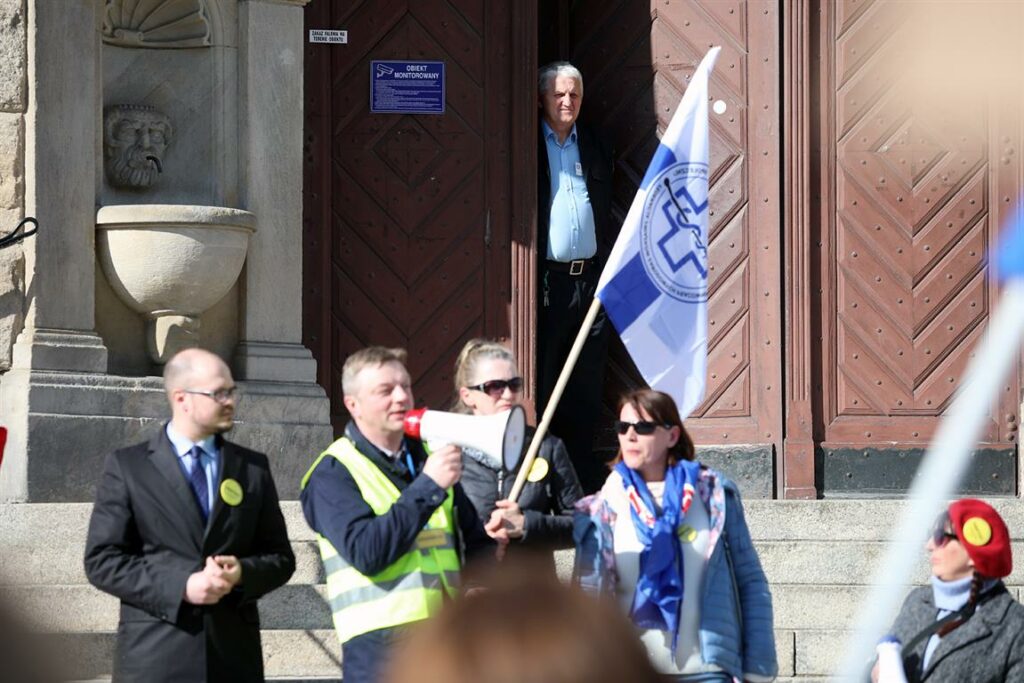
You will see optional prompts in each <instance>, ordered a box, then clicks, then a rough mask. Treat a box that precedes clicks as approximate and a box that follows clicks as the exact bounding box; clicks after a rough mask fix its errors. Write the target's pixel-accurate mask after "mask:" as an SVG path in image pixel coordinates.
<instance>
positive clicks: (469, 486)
mask: <svg viewBox="0 0 1024 683" xmlns="http://www.w3.org/2000/svg"><path fill="white" fill-rule="evenodd" d="M522 389H523V378H522V377H520V376H519V371H518V369H517V368H516V360H515V356H513V355H512V352H511V351H509V350H508V349H507V348H505V347H504V346H502V345H501V344H498V343H496V342H492V341H488V340H485V339H473V340H471V341H469V342H468V343H467V344H466V345H465V346H464V347H463V348H462V351H461V353H459V358H458V360H457V361H456V363H455V391H456V399H455V406H454V408H453V410H455V411H458V412H463V413H471V414H473V415H493V414H494V413H499V412H502V411H505V410H509V409H510V408H512V406H516V405H519V401H520V398H521V397H522ZM532 438H533V430H532V429H528V430H527V435H526V439H525V440H524V443H523V448H524V450H525V449H526V448H527V447H528V446H529V443H530V441H531V439H532ZM499 457H500V456H499V455H498V454H490V453H483V452H481V451H477V450H474V449H471V448H463V449H462V479H461V480H460V481H461V482H462V487H463V489H464V490H465V492H466V494H467V495H468V496H469V499H470V500H471V501H472V502H473V505H474V506H475V507H476V511H477V514H478V515H479V516H480V519H484V520H489V521H488V523H487V524H486V527H487V529H488V530H489V531H496V530H497V529H500V528H501V527H502V526H504V527H505V528H507V529H508V532H509V537H510V538H511V539H512V542H511V544H510V546H509V551H510V552H516V548H517V547H528V548H531V549H534V550H544V551H550V550H554V549H558V548H571V547H572V524H573V521H572V514H573V506H574V505H575V504H576V501H577V500H579V499H580V498H581V497H582V496H583V491H582V489H581V488H580V482H579V479H578V478H577V476H576V471H575V470H574V469H573V467H572V462H571V461H570V460H569V454H568V452H567V451H566V449H565V444H563V443H562V440H561V439H559V438H557V437H555V436H552V435H548V436H545V437H544V440H543V441H541V446H540V451H539V452H538V454H537V458H536V459H535V460H534V462H533V466H532V467H531V468H530V472H529V474H528V475H527V479H526V485H525V486H524V487H523V490H522V492H521V493H520V495H519V499H518V501H517V502H515V503H513V502H511V501H508V500H506V498H507V497H508V494H509V491H510V490H511V489H512V485H513V484H514V483H515V479H516V476H517V474H518V471H515V472H505V471H504V470H503V468H502V466H501V462H500V460H499ZM551 569H552V571H554V562H553V560H552V562H551Z"/></svg>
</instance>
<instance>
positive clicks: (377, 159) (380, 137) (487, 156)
mask: <svg viewBox="0 0 1024 683" xmlns="http://www.w3.org/2000/svg"><path fill="white" fill-rule="evenodd" d="M512 14H513V10H512V9H511V8H510V7H509V6H508V5H506V3H485V2H483V0H477V1H475V2H468V1H460V2H445V1H443V0H417V1H416V2H412V1H409V2H404V1H398V0H391V1H386V2H384V1H375V2H368V1H367V2H348V1H346V2H342V1H340V0H332V1H327V0H318V1H317V2H313V3H311V4H310V5H309V6H307V8H306V28H307V29H312V28H321V29H323V28H326V29H345V30H347V31H348V37H349V42H348V44H347V45H330V46H328V45H309V46H308V47H307V51H306V60H307V62H306V113H305V118H306V139H305V150H306V168H305V188H306V191H305V236H306V244H305V250H304V252H305V262H304V270H305V275H304V279H305V285H306V287H305V292H304V315H305V323H304V329H305V340H304V341H305V343H306V344H307V345H308V346H309V347H310V348H311V349H312V350H313V352H314V355H315V356H316V358H317V361H318V363H319V375H320V377H319V379H320V382H321V384H322V385H323V386H324V387H325V388H326V389H327V391H328V393H329V395H330V396H331V399H332V417H333V419H334V421H335V426H336V428H337V427H339V425H340V423H341V421H342V420H343V417H344V408H343V406H342V391H341V367H342V363H343V362H344V359H345V357H346V356H347V355H348V354H349V353H351V352H352V351H354V350H357V349H359V348H361V347H363V346H366V345H370V344H383V345H388V346H403V347H406V348H407V349H408V350H409V363H408V365H409V369H410V372H411V373H412V376H413V384H414V387H415V389H416V392H417V402H418V403H420V404H424V403H426V404H429V405H431V406H434V407H443V406H444V405H445V404H446V403H447V401H448V399H449V398H450V396H451V374H452V364H453V362H454V359H455V355H456V354H457V353H458V350H459V348H460V347H461V345H462V344H463V343H464V342H465V341H466V340H467V339H469V338H471V337H473V336H479V335H487V336H493V337H507V336H508V335H509V331H510V321H509V316H508V300H509V298H510V296H511V294H510V279H511V275H510V263H511V257H510V223H511V208H510V206H511V203H510V202H509V201H508V196H509V194H510V193H511V191H512V189H513V187H514V186H515V182H516V181H515V180H514V178H513V176H512V173H513V170H514V169H513V168H512V166H511V164H510V162H509V144H510V143H509V140H510V131H511V129H512V124H511V113H510V112H511V111H512V109H511V108H510V106H509V97H510V93H511V92H512V84H511V77H512V75H511V68H510V67H511V59H512V55H513V54H514V51H513V50H510V49H507V48H508V46H509V44H510V43H512V42H513V41H514V39H515V38H514V36H513V35H512V30H511V26H512V24H511V17H512ZM374 59H399V60H439V61H443V62H444V64H445V70H446V74H447V82H446V112H445V113H444V114H442V115H400V114H371V113H370V111H369V78H370V68H369V64H370V61H371V60H374Z"/></svg>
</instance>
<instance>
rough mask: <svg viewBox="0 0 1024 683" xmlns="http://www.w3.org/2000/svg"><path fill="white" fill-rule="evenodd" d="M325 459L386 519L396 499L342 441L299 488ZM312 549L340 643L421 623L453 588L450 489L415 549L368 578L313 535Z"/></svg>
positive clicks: (455, 560) (455, 568) (455, 567)
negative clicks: (324, 579) (319, 562)
mask: <svg viewBox="0 0 1024 683" xmlns="http://www.w3.org/2000/svg"><path fill="white" fill-rule="evenodd" d="M326 457H333V458H336V459H337V460H338V461H339V462H340V463H341V464H342V465H344V466H345V467H346V468H348V471H349V474H351V475H352V478H353V479H354V480H355V482H356V485H357V486H358V487H359V492H360V494H362V497H363V500H364V501H366V504H367V505H369V506H370V508H371V509H372V510H373V512H374V514H375V515H378V516H379V515H383V514H385V513H386V512H387V511H388V510H389V509H390V508H391V506H392V505H394V503H395V501H397V500H398V497H399V496H400V495H401V492H400V491H399V490H398V488H397V487H396V486H395V485H394V483H392V481H391V480H390V479H388V477H387V475H385V474H384V473H383V472H381V471H380V469H379V468H378V467H377V466H376V465H374V464H373V462H372V461H371V460H370V459H369V458H367V457H366V456H365V455H363V454H362V453H360V452H359V450H358V449H357V448H356V447H355V445H354V444H353V443H352V442H351V441H350V440H349V439H348V438H347V437H342V438H340V439H338V440H337V441H335V442H334V443H333V444H331V445H330V447H328V448H327V450H326V451H324V452H323V453H321V454H320V456H319V457H318V458H317V459H316V462H314V463H313V466H312V467H310V468H309V471H308V472H306V475H305V476H304V477H303V478H302V488H306V484H307V483H308V482H309V477H310V475H312V474H313V470H315V469H316V466H317V465H319V464H320V461H321V460H323V459H324V458H326ZM317 543H318V545H319V547H320V557H321V559H322V560H323V563H324V571H325V573H326V574H327V600H328V602H329V603H330V606H331V612H332V613H333V615H334V628H335V630H336V631H337V632H338V639H339V640H340V641H341V642H342V643H344V642H346V641H348V640H350V639H352V638H354V637H356V636H358V635H362V634H364V633H369V632H370V631H376V630H379V629H382V628H391V627H393V626H400V625H402V624H408V623H412V622H415V621H421V620H423V619H426V618H427V617H428V616H430V615H431V614H433V613H434V612H435V611H436V610H437V608H438V607H440V605H441V602H442V600H443V599H444V596H445V595H446V594H447V595H454V593H455V591H456V590H457V588H458V584H459V555H458V551H457V550H456V546H455V515H454V514H453V496H452V490H451V489H448V495H447V496H446V497H445V500H444V502H443V503H442V504H441V505H440V506H438V508H437V509H436V510H434V514H432V515H431V516H430V519H429V520H428V521H427V524H426V526H425V527H424V528H423V530H422V531H420V533H419V535H418V536H417V537H416V543H415V545H414V546H413V547H412V548H410V549H409V551H408V552H407V553H405V554H404V555H402V556H401V557H399V558H398V559H397V560H396V561H395V562H393V563H392V564H390V565H389V566H387V567H386V568H384V569H383V570H382V571H380V572H378V573H377V574H374V575H373V576H366V575H365V574H362V573H360V572H359V570H358V569H356V568H355V567H353V566H352V565H351V564H349V563H348V562H347V561H345V559H344V558H343V557H342V556H341V555H339V554H338V551H337V549H336V548H335V547H334V546H333V545H332V544H331V542H330V541H328V540H327V539H326V538H325V537H324V536H322V535H320V534H317Z"/></svg>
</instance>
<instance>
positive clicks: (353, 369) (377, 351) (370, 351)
mask: <svg viewBox="0 0 1024 683" xmlns="http://www.w3.org/2000/svg"><path fill="white" fill-rule="evenodd" d="M408 356H409V354H408V353H406V351H405V349H402V348H397V347H396V348H388V347H386V346H367V347H366V348H365V349H360V350H358V351H356V352H355V353H353V354H352V355H350V356H349V357H348V358H346V359H345V365H344V366H343V367H342V368H341V390H342V392H343V393H344V394H345V395H346V396H352V395H354V394H355V393H356V391H357V390H358V387H357V386H356V376H357V375H358V374H359V373H360V372H361V371H362V370H363V369H364V368H370V367H373V368H375V367H379V366H381V365H384V364H385V363H399V364H400V365H402V367H405V359H406V358H408Z"/></svg>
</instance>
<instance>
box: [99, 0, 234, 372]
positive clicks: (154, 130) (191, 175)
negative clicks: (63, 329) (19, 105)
mask: <svg viewBox="0 0 1024 683" xmlns="http://www.w3.org/2000/svg"><path fill="white" fill-rule="evenodd" d="M104 2H105V5H104V9H103V12H102V27H101V29H100V30H101V39H102V45H101V48H100V49H101V64H102V68H101V74H102V76H101V81H102V82H101V86H102V95H101V97H102V103H101V104H102V117H103V120H102V129H103V130H101V131H100V147H101V153H100V154H99V155H98V159H97V169H96V178H97V197H96V204H97V206H98V207H100V209H99V212H98V214H97V215H98V216H100V215H102V213H103V212H107V213H109V212H110V210H111V209H115V210H116V211H117V212H118V213H119V214H120V216H122V217H124V216H130V215H131V213H132V212H131V210H130V209H126V207H129V206H138V208H139V211H138V213H139V215H140V220H142V219H143V217H145V216H152V215H154V214H157V213H160V212H159V211H158V210H156V209H159V208H160V207H162V206H174V205H177V206H183V207H188V206H192V207H196V208H197V209H211V210H214V211H216V209H217V207H235V206H238V201H239V187H238V184H239V179H238V167H239V164H238V151H237V150H238V142H237V141H238V123H237V122H238V104H237V102H238V77H237V73H238V69H237V63H238V28H237V27H238V16H237V13H238V5H237V2H236V0H104ZM165 213H166V212H165ZM179 213H180V212H179ZM186 213H187V212H186ZM193 213H197V212H193ZM207 213H209V211H207ZM102 223H103V221H102V219H99V218H98V225H97V240H96V242H97V248H98V249H99V250H100V253H99V254H98V259H97V272H96V328H97V331H98V332H99V334H100V336H101V337H102V338H103V341H104V343H105V344H106V346H107V349H108V372H109V373H111V374H114V375H122V376H144V375H151V374H154V373H155V372H159V369H160V368H159V362H158V359H157V358H156V357H155V355H154V353H153V349H154V339H153V335H154V334H158V335H160V336H161V338H160V339H159V340H157V341H156V345H157V346H160V347H161V348H162V347H163V346H164V345H166V344H168V343H170V344H171V345H172V348H173V346H174V339H173V337H177V338H178V339H179V341H180V340H181V339H182V338H185V339H187V343H189V344H193V343H194V344H199V345H201V346H203V347H205V348H209V349H211V350H212V351H214V352H216V353H218V354H220V355H221V356H223V357H225V358H230V357H231V355H232V354H233V352H234V349H235V346H236V345H237V343H238V339H239V334H238V311H239V308H240V305H241V297H240V293H239V286H238V284H237V282H235V283H233V284H230V285H229V286H228V288H227V290H226V293H225V295H224V296H223V297H222V298H219V299H218V300H217V301H215V302H214V303H212V304H211V305H210V307H209V308H207V309H206V310H204V311H190V312H188V314H187V315H192V314H197V313H201V316H198V317H196V318H189V317H186V319H187V320H196V321H199V320H201V323H199V322H197V323H196V324H197V325H198V327H197V328H196V329H194V330H192V329H189V328H188V326H187V325H186V326H184V327H182V326H172V339H171V340H170V341H168V337H167V335H166V332H167V330H166V327H167V323H166V321H167V320H168V317H169V316H166V315H165V316H163V317H162V318H161V319H160V320H159V321H157V322H155V320H156V316H152V315H150V316H147V315H146V314H145V313H143V312H142V311H141V309H140V308H139V307H138V305H137V301H136V300H134V299H132V298H131V297H127V296H125V287H124V283H123V282H121V281H120V275H118V274H117V273H115V272H113V271H114V269H113V268H112V265H111V259H110V253H109V252H104V251H103V249H104V247H105V245H107V243H108V240H107V235H114V234H119V235H123V233H113V232H110V231H108V230H105V229H103V228H104V225H103V224H102ZM160 229H161V228H160V226H156V227H154V226H152V225H150V226H148V228H147V232H146V233H141V232H140V233H138V234H139V235H142V234H145V235H147V237H146V238H145V239H146V240H149V241H151V238H152V236H153V234H154V232H153V231H154V230H157V231H158V230H160ZM192 232H193V234H199V233H198V232H197V231H192ZM120 239H121V241H122V242H123V241H124V240H125V239H126V238H125V237H123V236H122V237H121V238H120ZM127 239H134V237H131V238H127ZM142 241H143V238H142V237H140V238H139V245H140V247H141V246H142ZM147 243H148V242H147ZM101 264H102V265H101ZM172 270H173V268H172ZM180 270H181V272H182V273H183V274H184V273H185V269H184V268H181V269H180ZM182 284H183V285H184V286H186V287H187V286H189V285H191V284H192V283H182ZM169 313H171V314H175V313H181V311H170V312H169ZM177 317H179V318H180V317H182V316H177ZM156 328H160V329H158V330H157V329H156ZM155 330H156V331H155ZM182 330H185V332H184V333H182Z"/></svg>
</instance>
